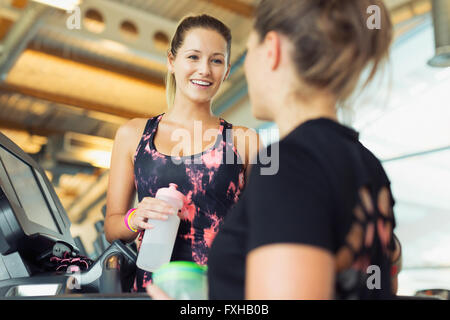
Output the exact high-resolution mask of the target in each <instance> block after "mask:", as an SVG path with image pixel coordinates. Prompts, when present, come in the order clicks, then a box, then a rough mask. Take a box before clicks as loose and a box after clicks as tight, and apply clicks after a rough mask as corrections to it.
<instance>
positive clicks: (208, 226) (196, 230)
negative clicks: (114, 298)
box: [134, 114, 245, 291]
mask: <svg viewBox="0 0 450 320" xmlns="http://www.w3.org/2000/svg"><path fill="white" fill-rule="evenodd" d="M163 115H164V114H161V115H159V116H156V117H153V118H151V119H149V120H148V121H147V124H146V126H145V130H144V133H143V135H142V138H141V140H140V143H139V145H138V147H137V150H136V153H135V155H134V175H135V187H136V190H137V195H138V201H139V202H141V201H142V199H143V198H145V197H155V195H156V191H157V190H158V189H160V188H164V187H168V186H169V184H170V183H175V184H177V185H178V191H180V192H181V193H183V194H184V195H185V197H186V202H185V205H184V207H183V209H182V210H181V212H180V213H179V217H180V219H181V221H180V227H179V229H178V234H177V239H176V241H175V245H174V249H173V252H172V257H171V261H176V260H178V261H179V260H183V261H193V262H196V263H198V264H200V265H206V263H207V262H208V252H209V248H210V247H211V244H212V241H213V239H214V237H215V235H216V233H217V232H218V230H219V228H220V227H221V225H222V223H223V219H224V217H225V215H226V214H227V212H228V211H229V210H230V208H231V207H233V206H234V204H235V203H237V201H238V200H239V197H240V195H241V193H242V191H243V188H244V184H245V181H244V179H245V174H244V166H243V161H242V159H241V158H240V156H239V154H238V152H237V150H236V148H235V146H234V144H233V139H232V135H231V129H232V125H231V124H230V123H228V122H226V121H225V120H223V119H220V127H219V128H218V134H217V138H216V142H215V144H214V146H212V147H210V148H208V149H207V150H205V151H203V152H201V153H198V154H195V155H191V156H184V157H172V156H168V155H164V154H162V153H159V152H158V150H156V148H155V145H154V137H155V134H156V131H157V130H158V124H159V122H160V121H161V118H162V117H163ZM143 234H144V232H141V233H140V235H139V237H138V250H139V248H140V242H141V240H142V237H143ZM150 280H151V273H150V272H147V271H144V270H141V269H139V268H137V272H136V281H135V285H134V291H144V290H145V287H146V285H147V283H148V282H149V281H150Z"/></svg>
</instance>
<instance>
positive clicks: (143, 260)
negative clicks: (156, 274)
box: [136, 183, 184, 272]
mask: <svg viewBox="0 0 450 320" xmlns="http://www.w3.org/2000/svg"><path fill="white" fill-rule="evenodd" d="M177 187H178V186H177V185H176V184H174V183H171V184H170V185H169V188H161V189H158V191H157V192H156V196H155V198H157V199H160V200H164V201H166V202H167V203H169V204H170V205H171V206H173V207H174V208H176V209H177V210H181V208H182V207H183V204H184V195H183V194H182V193H181V192H179V191H178V190H177ZM168 217H169V218H168V219H167V220H150V221H149V222H150V223H151V224H152V225H153V226H154V228H153V229H147V230H145V233H144V237H143V238H142V243H141V247H140V249H139V255H138V258H137V261H136V265H137V266H138V267H139V268H140V269H142V270H146V271H151V272H153V271H155V270H157V269H159V267H161V266H162V265H163V264H166V263H168V262H169V261H170V257H171V256H172V251H173V246H174V244H175V239H176V236H177V232H178V227H179V226H180V218H179V217H178V215H177V214H174V215H169V216H168Z"/></svg>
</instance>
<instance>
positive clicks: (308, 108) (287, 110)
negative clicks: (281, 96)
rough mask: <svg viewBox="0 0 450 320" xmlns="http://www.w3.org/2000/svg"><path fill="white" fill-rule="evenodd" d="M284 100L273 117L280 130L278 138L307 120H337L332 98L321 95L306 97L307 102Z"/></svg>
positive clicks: (334, 103) (334, 102)
mask: <svg viewBox="0 0 450 320" xmlns="http://www.w3.org/2000/svg"><path fill="white" fill-rule="evenodd" d="M285 100H286V102H284V103H283V105H281V106H280V108H278V113H277V114H276V115H275V119H274V121H275V123H276V124H277V126H278V129H279V131H280V139H282V138H284V137H285V136H287V135H288V134H289V133H291V132H292V131H293V130H294V129H295V128H297V127H298V126H300V125H301V124H303V123H305V122H306V121H309V120H313V119H318V118H328V119H331V120H334V121H338V118H337V113H336V101H335V99H333V98H330V97H326V96H323V97H318V98H314V99H308V102H305V101H303V100H300V99H285Z"/></svg>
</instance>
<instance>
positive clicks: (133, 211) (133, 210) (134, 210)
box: [124, 208, 138, 232]
mask: <svg viewBox="0 0 450 320" xmlns="http://www.w3.org/2000/svg"><path fill="white" fill-rule="evenodd" d="M136 210H137V209H136V208H132V209H130V210H128V212H127V214H126V215H125V218H124V221H125V226H126V227H127V228H128V230H130V231H132V232H138V230H136V229H134V228H133V227H131V225H130V219H131V217H132V216H133V214H134V213H135V212H136Z"/></svg>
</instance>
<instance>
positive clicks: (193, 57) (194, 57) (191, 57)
mask: <svg viewBox="0 0 450 320" xmlns="http://www.w3.org/2000/svg"><path fill="white" fill-rule="evenodd" d="M188 59H192V60H198V56H196V55H192V56H189V57H188Z"/></svg>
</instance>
